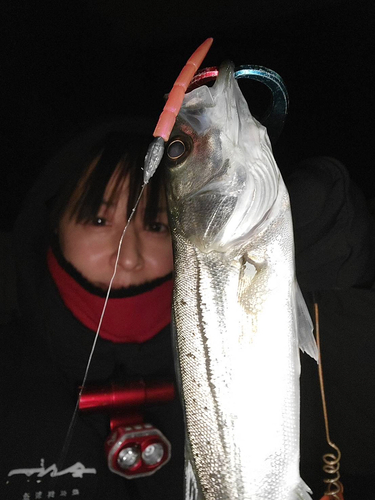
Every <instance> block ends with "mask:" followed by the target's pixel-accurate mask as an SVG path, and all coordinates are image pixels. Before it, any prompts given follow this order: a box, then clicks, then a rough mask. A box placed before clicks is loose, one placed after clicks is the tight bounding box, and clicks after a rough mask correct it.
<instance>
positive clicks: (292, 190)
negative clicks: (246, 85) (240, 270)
mask: <svg viewBox="0 0 375 500" xmlns="http://www.w3.org/2000/svg"><path fill="white" fill-rule="evenodd" d="M286 184H287V187H288V190H289V195H290V199H291V206H292V214H293V224H294V232H295V247H296V270H297V278H298V281H299V284H300V286H301V289H302V291H303V293H304V296H305V299H306V301H307V304H308V306H309V309H310V312H311V316H312V318H313V317H314V309H313V302H314V301H315V302H317V303H318V306H319V317H320V321H319V323H320V335H321V350H322V363H323V371H324V380H325V392H326V399H327V409H328V417H329V425H330V437H331V440H332V441H333V442H334V443H335V444H336V445H337V446H338V447H339V448H340V450H341V452H342V458H341V468H340V471H341V474H342V482H343V485H344V488H345V490H344V497H345V500H358V499H360V498H366V499H370V498H373V497H374V489H373V488H374V484H375V454H374V449H375V363H374V358H375V290H374V281H375V231H374V220H373V218H372V216H371V215H370V213H369V211H368V209H367V207H366V203H365V200H364V197H363V195H362V193H361V192H360V190H359V189H358V188H357V186H356V185H355V184H354V183H353V182H352V180H351V179H350V177H349V174H348V171H347V170H346V168H345V167H344V166H343V165H342V164H341V163H340V162H339V161H337V160H334V159H332V158H324V157H321V158H311V159H308V160H305V161H304V162H303V163H301V164H300V165H299V168H298V169H296V171H295V172H294V173H293V174H292V175H291V176H290V177H289V178H288V179H287V180H286ZM301 359H302V372H301V475H302V477H303V479H304V480H305V481H306V482H307V484H309V486H310V487H311V488H312V489H313V491H314V497H313V498H314V499H320V498H321V496H322V494H323V490H324V484H323V478H328V477H329V475H327V474H325V473H323V470H322V465H323V461H322V455H323V454H325V453H330V452H331V451H332V449H331V448H330V447H329V446H328V444H327V443H326V437H325V427H324V420H323V409H322V401H321V395H320V388H319V379H318V367H317V364H316V362H315V361H314V360H312V359H311V358H309V357H308V356H307V355H305V354H304V355H302V356H301ZM331 477H332V476H331Z"/></svg>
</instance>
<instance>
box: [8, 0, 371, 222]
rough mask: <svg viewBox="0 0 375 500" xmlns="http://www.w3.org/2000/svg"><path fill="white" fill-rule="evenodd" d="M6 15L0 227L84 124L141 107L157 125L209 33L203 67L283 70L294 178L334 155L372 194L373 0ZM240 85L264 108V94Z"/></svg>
mask: <svg viewBox="0 0 375 500" xmlns="http://www.w3.org/2000/svg"><path fill="white" fill-rule="evenodd" d="M1 11H2V13H1V18H2V21H1V25H2V27H1V37H2V40H1V46H2V64H1V68H2V71H1V72H2V76H1V96H2V106H1V113H0V117H1V145H2V148H1V149H2V168H1V172H2V175H1V179H2V181H1V183H0V187H1V196H2V212H1V229H6V230H9V229H11V227H12V224H13V222H14V219H15V217H16V215H17V212H18V210H19V207H20V204H21V203H22V199H23V198H24V196H25V193H26V192H27V190H28V188H29V187H30V184H31V183H32V182H33V180H34V179H35V177H36V175H37V173H38V172H39V171H40V169H41V168H42V167H43V165H44V163H45V162H46V161H47V160H48V158H49V157H50V156H51V155H52V154H53V153H54V152H55V151H56V149H57V148H58V147H59V146H60V145H62V144H63V142H64V141H65V140H66V139H67V138H69V137H70V136H71V135H72V134H74V133H76V132H77V131H79V130H80V128H81V127H82V126H85V125H87V124H89V123H90V122H91V121H93V120H98V119H101V118H104V117H110V116H121V115H128V116H132V115H134V114H136V115H142V116H148V117H150V118H151V119H153V120H154V121H155V122H156V119H157V117H158V115H159V113H160V112H161V109H162V107H163V102H164V101H163V95H164V94H165V93H167V92H168V91H169V90H170V88H171V86H172V84H173V82H174V80H175V78H176V77H177V75H178V73H179V71H180V70H181V68H182V66H183V65H184V64H185V62H186V60H187V59H188V57H189V56H190V55H191V53H192V52H193V51H194V50H195V48H196V47H197V46H198V45H199V44H200V43H201V42H202V41H203V40H204V39H205V38H207V37H208V36H213V37H214V45H213V47H212V49H211V50H210V52H209V55H208V56H207V58H206V60H205V62H204V66H210V65H218V64H220V63H221V62H222V61H223V60H225V59H231V60H233V61H234V63H235V64H236V65H240V64H258V65H262V66H267V67H269V68H271V69H273V70H274V71H277V72H278V73H279V74H280V75H281V76H282V77H283V78H284V80H285V83H286V86H287V88H288V91H289V96H290V112H289V116H288V119H287V123H286V126H285V129H284V132H283V134H282V135H281V138H280V139H279V142H278V143H277V144H276V146H275V156H276V158H277V160H278V162H279V166H280V168H281V170H282V172H283V173H284V174H285V175H287V174H288V172H290V171H291V170H292V169H293V168H294V166H295V165H296V163H297V162H298V161H299V160H301V159H303V158H307V157H310V156H314V155H329V156H334V157H336V158H338V159H339V160H341V161H343V162H344V163H345V164H346V165H347V166H348V168H349V170H350V172H351V174H352V177H353V178H354V180H356V181H357V183H358V184H359V185H360V186H361V188H362V189H363V190H364V192H365V194H366V196H367V197H368V198H373V197H375V196H374V195H375V193H374V187H373V184H372V179H373V177H374V174H373V171H374V161H373V143H372V141H373V138H372V133H373V130H374V126H373V124H374V118H373V116H374V111H375V109H374V97H373V92H374V90H373V89H374V62H375V54H374V32H375V22H374V21H375V17H374V7H373V3H372V2H366V1H361V0H359V1H358V0H357V1H352V0H325V1H324V0H298V1H297V0H294V1H293V0H253V1H251V0H247V1H244V0H237V1H232V2H229V1H218V2H214V1H211V2H207V1H204V0H203V1H198V0H192V1H190V2H184V3H182V2H177V1H176V2H171V1H169V0H166V1H164V2H150V1H147V0H138V1H137V2H129V1H128V0H122V1H120V0H91V1H90V0H62V1H59V2H58V1H51V0H49V1H46V0H40V1H35V0H34V1H32V0H13V1H12V0H5V1H3V2H2V7H1ZM243 90H244V93H245V96H246V97H247V99H248V102H249V105H250V109H254V108H255V109H257V107H259V102H258V101H259V99H260V100H261V98H262V92H260V93H259V95H258V93H257V90H256V87H254V88H253V87H251V88H250V87H249V88H243ZM151 132H152V130H150V133H151Z"/></svg>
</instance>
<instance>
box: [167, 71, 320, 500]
mask: <svg viewBox="0 0 375 500" xmlns="http://www.w3.org/2000/svg"><path fill="white" fill-rule="evenodd" d="M197 91H199V92H198V94H197V95H195V94H194V95H193V96H189V95H188V96H187V97H186V98H185V101H184V104H183V106H182V108H181V112H180V115H179V117H178V119H177V122H176V126H175V128H174V130H173V131H172V134H171V139H170V143H169V144H173V141H174V140H178V141H180V142H182V143H183V144H184V145H185V147H186V152H185V153H184V154H182V155H181V156H178V157H177V158H174V157H170V158H169V159H168V158H166V159H165V160H164V168H166V172H167V198H168V206H169V218H170V226H171V230H172V238H173V245H174V264H175V286H174V296H173V311H174V312H173V314H174V324H175V344H176V350H177V357H178V371H179V373H180V383H181V396H182V401H183V406H184V411H185V422H186V451H185V461H186V499H187V500H197V499H198V500H199V499H204V500H297V499H300V500H308V499H310V495H309V494H308V491H309V489H308V487H307V486H306V485H305V484H304V483H303V481H302V480H301V478H300V476H299V373H300V365H299V352H298V347H301V348H302V349H303V350H306V351H307V352H309V354H311V355H313V356H316V354H317V353H316V346H315V344H314V340H313V337H312V333H311V322H310V319H309V317H308V313H307V309H306V306H305V304H304V302H303V299H302V295H301V293H300V292H299V288H298V285H297V282H296V279H295V270H294V248H293V229H292V220H291V212H290V204H289V197H288V193H287V191H286V188H285V185H284V183H283V180H282V178H281V175H280V173H279V171H278V169H277V166H276V163H275V161H274V159H273V156H272V151H271V147H270V144H269V140H268V137H267V134H266V131H265V129H264V127H262V126H261V125H260V124H259V123H258V122H256V120H254V119H253V118H252V117H251V114H250V112H249V110H248V107H247V104H246V101H245V100H244V99H243V96H242V94H241V92H240V90H239V87H238V85H237V83H236V82H235V81H234V77H233V68H232V67H231V65H226V66H224V67H223V68H222V69H221V70H220V72H219V77H218V79H217V81H216V83H215V85H214V86H213V87H212V88H211V89H208V88H206V89H202V88H200V89H197V90H196V91H192V92H191V93H190V94H193V93H194V92H197ZM234 110H235V111H234ZM199 119H201V123H199ZM233 121H234V122H235V123H234V124H233V123H232V122H233ZM233 131H234V132H233ZM232 132H233V133H232ZM214 144H216V145H217V146H216V147H213V145H214ZM205 146H207V150H206V153H207V154H206V155H204V154H203V150H204V147H205ZM167 151H169V149H168V146H167ZM172 151H173V150H172Z"/></svg>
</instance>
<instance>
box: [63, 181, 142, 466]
mask: <svg viewBox="0 0 375 500" xmlns="http://www.w3.org/2000/svg"><path fill="white" fill-rule="evenodd" d="M146 185H147V182H143V184H142V187H141V191H140V193H139V195H138V198H137V200H136V202H135V204H134V207H133V209H132V211H131V213H130V215H129V218H128V220H127V222H126V224H125V227H124V229H123V231H122V234H121V238H120V240H119V244H118V247H117V255H116V260H115V265H114V270H113V274H112V277H111V280H110V282H109V285H108V290H107V294H106V297H105V301H104V304H103V308H102V312H101V315H100V319H99V323H98V327H97V329H96V333H95V337H94V341H93V343H92V347H91V351H90V354H89V358H88V361H87V365H86V370H85V374H84V376H83V379H82V383H81V386H80V390H79V393H78V397H77V401H76V405H75V408H74V412H73V416H72V418H71V420H70V424H69V427H68V431H67V434H66V437H65V441H64V444H63V447H62V450H61V453H60V457H59V459H58V461H57V466H56V468H57V470H58V471H59V470H61V469H62V466H63V464H64V462H65V458H66V455H67V453H68V449H69V446H70V443H71V440H72V437H73V433H74V428H75V425H76V422H77V417H78V411H79V401H80V399H81V396H82V393H83V391H84V389H85V385H86V380H87V376H88V373H89V370H90V366H91V361H92V358H93V355H94V352H95V348H96V344H97V341H98V337H99V333H100V329H101V326H102V323H103V318H104V314H105V311H106V309H107V304H108V299H109V295H110V293H111V290H112V284H113V280H114V279H115V276H116V273H117V266H118V261H119V259H120V253H121V248H122V243H123V240H124V236H125V233H126V230H127V228H128V227H129V224H130V222H131V220H132V218H133V216H134V214H135V211H136V209H137V207H138V204H139V202H140V200H141V198H142V194H143V191H144V189H145V187H146Z"/></svg>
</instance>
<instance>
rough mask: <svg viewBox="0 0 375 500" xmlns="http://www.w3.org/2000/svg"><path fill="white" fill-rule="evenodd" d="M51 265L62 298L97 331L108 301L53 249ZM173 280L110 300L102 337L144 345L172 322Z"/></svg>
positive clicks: (75, 313) (78, 316)
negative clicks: (88, 287) (63, 263)
mask: <svg viewBox="0 0 375 500" xmlns="http://www.w3.org/2000/svg"><path fill="white" fill-rule="evenodd" d="M47 264H48V269H49V271H50V273H51V276H52V278H53V280H54V282H55V284H56V286H57V288H58V290H59V292H60V296H61V298H62V300H63V302H64V304H65V305H66V307H67V308H68V309H69V310H70V311H71V313H72V314H73V316H75V317H76V318H77V319H78V320H79V321H80V322H81V323H83V324H84V325H85V326H86V327H87V328H89V329H90V330H92V331H94V332H96V330H97V328H98V324H99V320H100V316H101V314H102V310H103V305H104V302H105V298H103V297H100V296H99V295H96V294H94V293H91V292H89V291H88V290H86V289H85V288H84V287H83V286H82V285H81V284H79V283H78V282H77V281H76V280H75V279H74V278H73V277H72V276H71V275H70V274H69V273H68V272H67V271H66V270H65V269H63V267H62V266H61V265H60V264H59V262H58V261H57V259H56V257H55V255H54V253H53V251H52V249H51V248H49V249H48V252H47ZM172 289H173V281H172V278H170V279H168V280H167V281H165V282H163V283H162V284H160V285H158V286H155V287H154V288H152V289H151V290H148V291H145V292H144V293H139V294H137V295H133V296H130V297H123V298H109V300H108V304H107V308H106V311H105V314H104V318H103V322H102V325H101V328H100V332H99V336H100V337H102V338H103V339H106V340H110V341H112V342H116V343H120V342H134V343H139V344H140V343H142V342H146V341H147V340H150V339H151V338H152V337H154V336H155V335H156V334H157V333H159V332H160V331H161V330H162V329H163V328H164V327H166V326H167V325H168V324H169V323H170V321H171V310H172Z"/></svg>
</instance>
